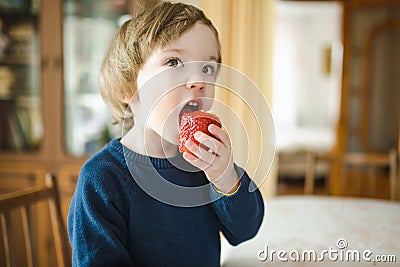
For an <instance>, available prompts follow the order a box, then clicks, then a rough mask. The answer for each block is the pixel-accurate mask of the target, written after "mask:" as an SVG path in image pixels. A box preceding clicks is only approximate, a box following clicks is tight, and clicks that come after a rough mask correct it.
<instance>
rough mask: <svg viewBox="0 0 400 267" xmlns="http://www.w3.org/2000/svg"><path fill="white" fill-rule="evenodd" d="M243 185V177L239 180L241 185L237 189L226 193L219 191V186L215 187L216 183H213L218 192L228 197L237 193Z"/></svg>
mask: <svg viewBox="0 0 400 267" xmlns="http://www.w3.org/2000/svg"><path fill="white" fill-rule="evenodd" d="M241 185H242V179H240V180H239V185H238V187H237V188H236V189H235V191H233V192H232V193H224V192H221V191H219V190H218V189H217V188H215V185H214V184H213V187H214V190H215V192H217V193H218V194H220V195H224V196H226V197H230V196H233V195H234V194H236V193H237V191H239V188H240V186H241Z"/></svg>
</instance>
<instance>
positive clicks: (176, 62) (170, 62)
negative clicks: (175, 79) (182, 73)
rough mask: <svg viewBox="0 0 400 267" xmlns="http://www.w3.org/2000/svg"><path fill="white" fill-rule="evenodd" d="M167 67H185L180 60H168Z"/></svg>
mask: <svg viewBox="0 0 400 267" xmlns="http://www.w3.org/2000/svg"><path fill="white" fill-rule="evenodd" d="M166 65H167V66H169V67H183V63H182V61H180V60H179V59H178V58H170V59H168V60H167V62H166Z"/></svg>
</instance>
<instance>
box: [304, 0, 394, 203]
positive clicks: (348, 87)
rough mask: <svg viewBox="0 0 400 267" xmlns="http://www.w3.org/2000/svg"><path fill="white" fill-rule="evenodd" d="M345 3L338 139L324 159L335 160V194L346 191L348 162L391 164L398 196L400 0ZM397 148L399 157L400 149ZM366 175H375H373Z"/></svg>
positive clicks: (360, 165) (333, 171) (392, 179)
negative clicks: (344, 184) (345, 181)
mask: <svg viewBox="0 0 400 267" xmlns="http://www.w3.org/2000/svg"><path fill="white" fill-rule="evenodd" d="M343 5H344V14H343V48H344V50H343V51H344V57H343V77H342V94H341V108H340V117H339V122H338V128H337V142H336V145H335V148H334V149H333V151H332V153H330V155H325V156H322V157H320V159H324V158H325V159H327V160H328V161H330V162H335V164H333V165H332V166H333V168H331V170H332V171H331V173H330V177H331V183H330V186H331V192H332V194H334V195H340V194H342V192H343V188H342V186H343V183H342V181H343V180H344V179H347V178H349V177H345V175H346V172H345V170H346V169H348V168H347V167H346V168H344V166H345V165H347V166H359V167H363V168H365V167H366V166H371V167H372V166H374V167H378V166H386V167H387V168H389V166H391V167H390V170H391V172H390V177H391V178H390V183H391V185H390V187H391V188H392V191H391V196H390V197H391V198H398V197H397V196H396V195H398V190H396V189H397V188H396V186H395V185H394V183H395V182H396V181H397V180H396V178H395V177H397V179H398V174H396V173H393V172H396V171H395V170H393V169H394V167H393V165H398V159H397V160H395V155H394V154H393V153H394V152H392V151H397V150H398V146H399V141H398V136H399V121H400V117H399V114H400V106H399V99H400V90H399V88H400V80H399V79H398V69H399V68H400V61H399V60H398V58H399V56H400V1H399V0H347V1H343ZM396 154H397V156H396V158H398V155H399V152H397V153H396ZM394 161H396V162H397V164H394V163H395V162H394ZM312 164H313V163H311V165H312ZM311 169H312V168H311ZM369 173H370V174H369V175H372V174H371V172H369ZM348 174H349V173H348ZM309 176H312V175H311V174H309ZM347 176H349V175H347ZM388 176H389V175H388V172H386V177H388ZM363 179H364V180H365V181H364V182H367V181H368V180H371V179H370V178H368V175H364V177H363ZM309 181H311V179H309ZM364 182H362V183H364ZM357 183H358V182H357ZM356 186H357V184H356Z"/></svg>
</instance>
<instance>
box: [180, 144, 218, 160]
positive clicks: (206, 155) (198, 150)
mask: <svg viewBox="0 0 400 267" xmlns="http://www.w3.org/2000/svg"><path fill="white" fill-rule="evenodd" d="M185 146H186V148H187V149H188V150H189V151H190V152H191V153H192V154H194V156H196V157H197V158H198V159H201V160H202V161H203V162H205V163H207V164H208V165H210V164H211V163H213V161H214V160H215V158H216V154H215V153H213V151H210V150H208V151H207V150H206V149H204V148H202V147H201V146H199V145H197V144H195V143H194V142H193V141H192V140H188V141H186V143H185Z"/></svg>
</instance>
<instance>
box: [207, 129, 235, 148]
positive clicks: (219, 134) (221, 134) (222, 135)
mask: <svg viewBox="0 0 400 267" xmlns="http://www.w3.org/2000/svg"><path fill="white" fill-rule="evenodd" d="M208 131H209V132H210V133H211V134H212V135H214V136H215V137H216V138H218V139H219V140H220V141H221V143H222V144H224V146H226V147H228V148H230V147H231V142H230V138H229V135H228V133H226V132H225V131H224V130H223V129H222V128H220V127H218V126H216V125H214V124H211V125H209V126H208Z"/></svg>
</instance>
